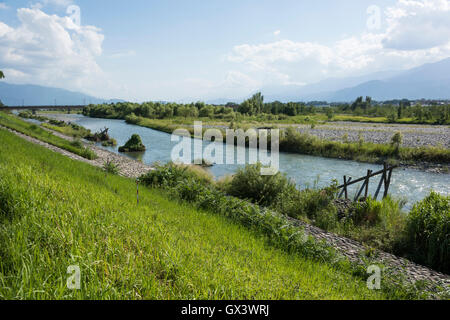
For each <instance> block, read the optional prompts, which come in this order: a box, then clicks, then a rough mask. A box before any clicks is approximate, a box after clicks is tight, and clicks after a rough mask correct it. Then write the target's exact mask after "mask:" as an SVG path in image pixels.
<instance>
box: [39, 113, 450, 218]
mask: <svg viewBox="0 0 450 320" xmlns="http://www.w3.org/2000/svg"><path fill="white" fill-rule="evenodd" d="M46 116H48V117H53V118H57V119H59V120H64V121H70V122H73V123H77V124H79V125H81V126H83V127H85V128H87V129H90V130H91V131H92V132H96V131H99V130H100V129H103V128H105V127H106V128H109V134H110V136H112V137H113V138H115V139H116V140H117V142H118V145H119V146H121V145H124V144H125V142H126V141H127V140H128V139H129V138H130V137H131V135H132V134H135V133H136V134H139V135H140V136H141V138H142V142H143V143H144V145H145V146H146V147H147V151H146V152H145V153H141V154H128V156H130V157H133V158H137V159H140V160H142V161H143V162H144V163H146V164H152V163H154V162H157V161H159V162H161V163H166V162H168V161H170V160H171V153H172V149H173V148H174V146H175V145H176V144H177V143H178V142H172V141H171V135H169V134H167V133H163V132H160V131H156V130H152V129H149V128H145V127H140V126H136V125H130V124H127V123H125V121H123V120H109V119H97V118H89V117H85V116H83V115H78V114H48V115H46ZM209 144H210V142H204V147H206V146H208V145H209ZM221 145H222V144H221ZM105 149H108V150H110V151H113V152H116V153H118V151H117V149H118V147H114V148H112V147H105ZM224 153H225V150H224ZM235 154H236V152H235ZM194 158H195V159H197V158H201V157H200V155H195V157H194ZM238 167H239V166H238V165H228V164H227V165H215V166H213V167H211V168H209V169H208V170H209V171H210V172H211V173H212V174H213V175H214V176H215V177H216V178H219V177H223V176H225V175H231V174H233V173H235V172H236V170H237V169H238ZM369 169H370V170H373V171H378V170H381V169H382V166H381V165H376V164H367V163H360V162H356V161H348V160H338V159H328V158H322V157H315V156H307V155H299V154H291V153H283V152H282V153H280V171H281V172H283V173H286V175H287V176H288V177H289V178H291V179H293V180H294V181H295V182H296V184H297V185H298V187H299V188H306V187H315V186H317V187H324V186H327V185H330V183H331V182H332V180H333V179H337V180H338V181H339V183H340V184H341V183H342V182H343V176H344V175H346V176H351V177H353V179H356V178H359V177H362V176H365V175H366V174H367V170H369ZM380 178H381V176H380ZM378 181H379V178H372V179H371V185H370V187H369V189H370V191H371V194H374V192H375V190H376V188H377V185H378ZM359 187H360V184H359V185H354V186H353V188H352V189H351V191H350V195H355V194H356V192H357V190H356V189H359ZM430 190H434V191H436V192H439V193H441V194H443V195H448V194H450V174H437V173H431V172H424V171H420V170H416V169H409V168H398V169H395V170H394V173H393V176H392V180H391V187H390V190H389V193H390V194H391V195H392V196H394V197H396V198H401V199H404V200H405V201H406V205H405V209H406V210H408V209H410V208H411V207H412V205H413V204H414V203H415V202H417V201H420V200H422V199H423V198H425V197H426V196H427V195H428V194H429V192H430Z"/></svg>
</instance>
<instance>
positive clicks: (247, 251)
mask: <svg viewBox="0 0 450 320" xmlns="http://www.w3.org/2000/svg"><path fill="white" fill-rule="evenodd" d="M0 140H1V141H2V143H1V144H0V243H1V244H2V245H1V246H0V298H1V299H384V298H386V296H385V295H383V293H382V292H377V291H370V290H368V289H367V288H366V284H365V282H364V281H362V280H361V278H359V277H353V276H350V275H349V274H348V273H346V272H344V271H342V270H337V269H336V268H333V267H331V266H330V265H328V264H327V263H319V262H314V261H311V260H307V259H305V258H304V257H302V256H300V255H293V254H289V253H287V252H285V251H283V250H279V249H276V248H274V247H271V246H269V245H268V242H267V239H265V237H263V236H261V235H260V234H258V233H256V232H252V231H249V230H247V229H246V228H244V227H243V226H241V225H238V224H235V223H232V222H230V221H229V220H228V219H226V218H225V217H222V216H219V215H215V214H213V213H209V212H205V211H201V210H198V209H194V208H193V207H191V206H189V205H183V204H180V203H177V202H174V201H173V200H171V199H170V198H169V196H168V195H166V194H165V193H164V191H161V190H157V189H152V190H150V189H146V188H141V190H140V201H141V202H140V204H139V205H136V198H135V197H136V185H135V182H134V181H132V180H130V179H126V178H122V177H119V176H114V175H107V174H105V173H104V172H102V171H101V169H97V168H94V167H91V166H89V165H87V164H84V163H81V162H76V161H73V160H70V159H68V158H65V157H63V156H62V155H59V154H56V153H53V152H51V151H49V150H46V149H44V148H42V147H40V146H36V145H33V144H31V143H29V142H26V141H24V140H22V139H20V138H19V137H16V136H14V135H13V134H11V133H9V132H7V131H5V130H0ZM70 265H79V266H80V268H81V286H82V289H81V290H78V291H70V290H68V289H67V288H66V279H67V277H68V275H67V267H68V266H70Z"/></svg>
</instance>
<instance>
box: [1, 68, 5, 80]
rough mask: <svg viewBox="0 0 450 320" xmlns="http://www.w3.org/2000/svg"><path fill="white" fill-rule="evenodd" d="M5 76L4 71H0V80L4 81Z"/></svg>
mask: <svg viewBox="0 0 450 320" xmlns="http://www.w3.org/2000/svg"><path fill="white" fill-rule="evenodd" d="M4 77H5V75H4V74H3V71H1V70H0V79H3V78H4Z"/></svg>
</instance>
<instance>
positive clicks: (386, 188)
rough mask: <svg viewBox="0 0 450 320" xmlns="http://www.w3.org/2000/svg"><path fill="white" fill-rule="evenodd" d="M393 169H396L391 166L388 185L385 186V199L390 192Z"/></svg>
mask: <svg viewBox="0 0 450 320" xmlns="http://www.w3.org/2000/svg"><path fill="white" fill-rule="evenodd" d="M392 170H394V169H393V168H391V169H390V170H389V176H388V177H387V181H386V185H385V187H384V196H383V199H384V198H386V197H387V196H388V194H389V186H390V185H391V177H392Z"/></svg>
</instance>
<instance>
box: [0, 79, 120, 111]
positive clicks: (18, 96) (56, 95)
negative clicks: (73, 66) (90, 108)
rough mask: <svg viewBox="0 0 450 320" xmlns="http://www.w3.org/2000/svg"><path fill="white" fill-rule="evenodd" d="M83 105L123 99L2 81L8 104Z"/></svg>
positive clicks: (1, 97)
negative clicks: (102, 97)
mask: <svg viewBox="0 0 450 320" xmlns="http://www.w3.org/2000/svg"><path fill="white" fill-rule="evenodd" d="M55 100H56V104H57V105H83V104H89V103H95V104H97V103H111V102H120V101H122V100H118V99H114V100H107V99H100V98H96V97H92V96H89V95H86V94H84V93H80V92H73V91H68V90H64V89H58V88H49V87H43V86H36V85H18V84H9V83H6V82H3V81H2V82H0V101H2V103H3V104H4V105H6V106H21V105H22V104H24V105H26V106H43V105H54V104H55Z"/></svg>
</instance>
